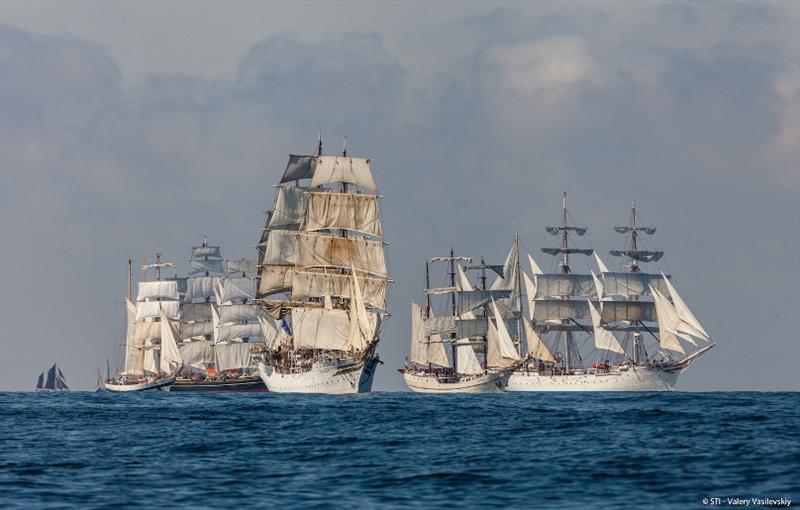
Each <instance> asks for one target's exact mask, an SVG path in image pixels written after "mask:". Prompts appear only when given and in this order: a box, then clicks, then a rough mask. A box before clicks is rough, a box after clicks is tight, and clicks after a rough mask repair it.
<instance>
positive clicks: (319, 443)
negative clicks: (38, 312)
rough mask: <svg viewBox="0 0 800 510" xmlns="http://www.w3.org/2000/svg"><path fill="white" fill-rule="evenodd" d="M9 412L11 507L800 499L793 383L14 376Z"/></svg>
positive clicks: (6, 399)
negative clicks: (58, 380)
mask: <svg viewBox="0 0 800 510" xmlns="http://www.w3.org/2000/svg"><path fill="white" fill-rule="evenodd" d="M0 412H2V417H1V418H0V507H3V508H24V509H35V508H80V509H89V508H133V507H136V508H154V509H179V508H192V509H194V508H212V509H229V508H232V509H242V508H282V509H284V508H286V509H289V508H326V509H327V508H348V509H356V508H399V509H408V508H423V509H436V508H468V509H471V508H615V509H619V508H623V509H624V508H636V509H639V508H708V507H729V506H733V505H731V504H729V502H728V501H727V498H743V499H746V500H750V498H771V499H775V500H778V499H779V498H784V499H791V500H792V506H798V505H800V439H799V437H800V394H798V393H665V394H646V393H645V394H642V393H640V394H522V393H519V394H511V393H509V394H491V395H461V396H452V395H449V396H439V395H415V394H412V393H374V394H371V395H359V396H300V395H277V394H239V395H237V394H198V395H191V394H188V395H187V394H175V393H172V394H170V393H162V392H148V393H140V394H131V395H119V394H110V393H69V394H33V393H2V394H0ZM712 498H720V500H719V503H718V504H716V502H717V500H715V499H712ZM704 499H705V500H706V502H707V503H706V504H705V505H704V503H703V501H704ZM742 506H743V505H742ZM749 506H750V507H753V506H757V505H755V504H754V503H752V502H751V503H750V505H749Z"/></svg>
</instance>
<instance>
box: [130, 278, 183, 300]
mask: <svg viewBox="0 0 800 510" xmlns="http://www.w3.org/2000/svg"><path fill="white" fill-rule="evenodd" d="M156 299H178V282H177V281H175V280H158V281H154V282H139V292H138V295H137V300H138V301H145V300H156Z"/></svg>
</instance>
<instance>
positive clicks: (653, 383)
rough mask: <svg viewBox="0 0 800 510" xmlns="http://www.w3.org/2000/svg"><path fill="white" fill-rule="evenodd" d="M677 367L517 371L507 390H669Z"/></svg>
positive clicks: (673, 383) (676, 378)
mask: <svg viewBox="0 0 800 510" xmlns="http://www.w3.org/2000/svg"><path fill="white" fill-rule="evenodd" d="M679 375H680V371H667V370H663V369H661V368H659V367H631V368H629V369H628V370H624V371H620V370H612V371H610V372H607V373H590V374H574V375H549V374H540V373H538V372H525V371H517V372H514V373H513V374H512V375H511V378H510V379H509V381H508V386H507V387H506V391H672V390H674V389H675V384H676V383H677V380H678V376H679Z"/></svg>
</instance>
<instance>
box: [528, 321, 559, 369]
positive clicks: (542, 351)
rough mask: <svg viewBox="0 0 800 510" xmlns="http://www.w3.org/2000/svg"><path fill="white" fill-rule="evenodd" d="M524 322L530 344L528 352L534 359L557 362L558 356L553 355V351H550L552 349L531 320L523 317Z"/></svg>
mask: <svg viewBox="0 0 800 510" xmlns="http://www.w3.org/2000/svg"><path fill="white" fill-rule="evenodd" d="M522 324H523V325H524V327H525V339H526V341H527V344H528V354H530V355H531V357H533V359H538V360H542V361H546V362H550V363H555V362H556V358H555V357H554V356H553V353H552V352H550V349H548V348H547V345H546V344H545V343H544V341H543V340H542V337H541V336H539V333H537V332H536V330H535V329H534V328H533V325H532V324H531V321H529V320H528V319H527V318H525V317H523V318H522Z"/></svg>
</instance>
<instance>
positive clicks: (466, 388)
mask: <svg viewBox="0 0 800 510" xmlns="http://www.w3.org/2000/svg"><path fill="white" fill-rule="evenodd" d="M510 376H511V371H503V372H494V373H488V374H481V375H477V376H463V377H462V378H460V379H459V380H458V381H453V382H443V381H441V380H440V379H439V378H438V377H436V376H435V375H430V374H420V373H415V372H409V371H403V378H404V379H405V381H406V385H407V386H408V388H409V389H410V390H411V391H413V392H415V393H497V392H501V391H503V390H504V389H505V387H506V384H508V379H509V377H510Z"/></svg>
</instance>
